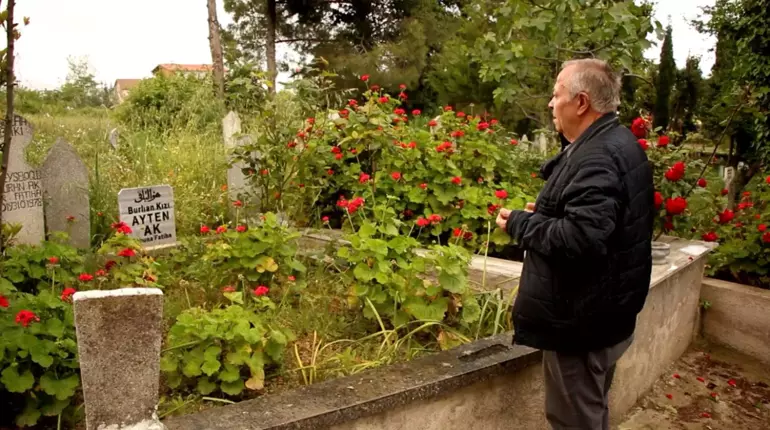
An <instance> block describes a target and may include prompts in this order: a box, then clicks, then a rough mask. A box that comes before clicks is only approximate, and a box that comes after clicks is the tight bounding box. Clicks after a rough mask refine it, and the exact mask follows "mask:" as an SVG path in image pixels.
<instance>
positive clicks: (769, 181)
mask: <svg viewBox="0 0 770 430" xmlns="http://www.w3.org/2000/svg"><path fill="white" fill-rule="evenodd" d="M765 183H767V184H770V176H768V177H766V178H765Z"/></svg>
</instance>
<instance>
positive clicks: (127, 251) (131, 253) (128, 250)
mask: <svg viewBox="0 0 770 430" xmlns="http://www.w3.org/2000/svg"><path fill="white" fill-rule="evenodd" d="M135 255H136V251H134V250H133V249H131V248H125V249H123V250H121V251H120V252H118V257H126V258H131V257H133V256H135Z"/></svg>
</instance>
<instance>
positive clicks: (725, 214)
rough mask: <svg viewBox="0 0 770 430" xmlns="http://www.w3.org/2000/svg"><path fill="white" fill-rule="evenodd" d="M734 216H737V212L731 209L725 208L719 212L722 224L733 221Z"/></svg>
mask: <svg viewBox="0 0 770 430" xmlns="http://www.w3.org/2000/svg"><path fill="white" fill-rule="evenodd" d="M733 218H735V213H733V211H732V210H730V209H725V210H724V211H722V212H720V213H719V223H720V224H727V223H728V222H730V221H732V220H733Z"/></svg>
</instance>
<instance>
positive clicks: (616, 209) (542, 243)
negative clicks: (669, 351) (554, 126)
mask: <svg viewBox="0 0 770 430" xmlns="http://www.w3.org/2000/svg"><path fill="white" fill-rule="evenodd" d="M541 174H542V176H543V178H544V179H546V181H547V182H546V185H545V187H544V188H543V190H542V191H541V193H540V195H539V196H538V198H537V201H536V202H535V205H536V209H535V212H534V213H528V212H524V211H513V212H512V213H511V215H510V217H509V219H508V223H507V230H508V234H510V235H511V237H512V238H513V239H514V240H515V241H516V242H517V243H518V244H519V246H521V247H523V248H524V250H526V257H525V259H524V269H523V271H522V275H521V283H520V287H519V293H518V297H517V298H516V302H515V303H514V306H513V323H514V330H515V337H514V342H515V343H517V344H521V345H527V346H531V347H534V348H540V349H545V350H551V351H559V352H576V353H579V352H585V351H591V350H596V349H599V348H604V347H608V346H611V345H614V344H616V343H618V342H620V341H623V340H625V339H626V338H628V337H629V336H630V335H631V334H632V333H633V331H634V328H635V326H636V315H637V313H639V311H641V309H642V307H643V306H644V301H645V299H646V297H647V291H648V289H649V287H650V274H651V271H652V257H651V249H650V248H651V241H652V230H653V219H654V207H655V206H654V188H653V179H652V168H651V166H650V164H649V162H648V160H647V156H646V154H645V153H644V150H643V149H642V148H641V147H640V145H639V144H638V143H637V141H636V138H635V137H634V136H633V134H631V132H630V131H629V130H628V129H627V128H625V127H623V126H621V125H620V123H619V121H618V118H617V116H616V115H615V114H606V115H604V116H602V117H601V118H599V119H598V120H597V121H596V122H594V123H593V124H592V125H591V126H590V127H589V128H588V129H587V130H586V131H585V132H584V133H583V134H582V135H581V136H580V137H579V138H578V139H577V140H575V142H573V143H572V144H571V145H569V146H566V147H565V148H564V149H563V150H562V152H560V153H559V154H558V155H557V156H555V157H554V158H552V159H551V160H549V161H547V162H546V163H545V164H544V165H543V167H542V168H541Z"/></svg>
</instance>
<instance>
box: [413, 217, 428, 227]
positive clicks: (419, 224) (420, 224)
mask: <svg viewBox="0 0 770 430" xmlns="http://www.w3.org/2000/svg"><path fill="white" fill-rule="evenodd" d="M415 223H416V224H417V227H427V226H428V225H429V224H430V221H428V220H427V219H425V218H423V217H419V218H417V221H416V222H415Z"/></svg>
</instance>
